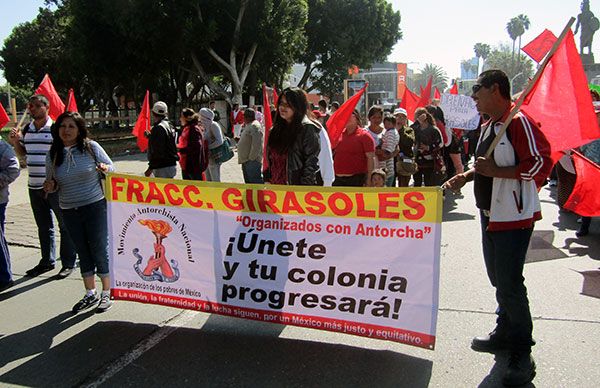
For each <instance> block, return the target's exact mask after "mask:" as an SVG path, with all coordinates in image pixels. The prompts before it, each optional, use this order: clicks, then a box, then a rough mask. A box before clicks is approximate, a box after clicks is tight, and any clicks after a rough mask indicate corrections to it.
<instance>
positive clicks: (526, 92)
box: [485, 17, 575, 158]
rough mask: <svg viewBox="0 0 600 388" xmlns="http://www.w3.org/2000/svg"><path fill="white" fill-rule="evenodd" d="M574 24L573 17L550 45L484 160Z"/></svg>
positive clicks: (487, 156) (498, 141)
mask: <svg viewBox="0 0 600 388" xmlns="http://www.w3.org/2000/svg"><path fill="white" fill-rule="evenodd" d="M574 22H575V18H574V17H572V18H571V19H569V22H568V23H567V25H566V26H565V28H564V29H563V31H562V32H561V34H560V36H559V37H558V39H557V40H556V42H554V45H552V48H551V49H550V51H549V52H548V55H546V58H544V61H543V62H542V64H541V65H540V67H539V68H538V70H537V72H536V73H535V75H534V76H533V78H532V79H531V80H530V81H529V83H528V84H527V87H526V88H525V90H523V91H522V92H521V95H520V96H519V98H518V99H517V102H516V103H515V106H514V107H513V108H512V110H511V111H510V113H509V114H508V117H507V118H506V120H504V123H502V127H501V128H500V130H499V131H498V134H497V135H496V138H495V139H494V141H493V142H492V144H491V145H490V148H489V149H488V150H487V152H486V153H485V157H486V158H489V157H490V155H491V154H492V152H493V151H494V148H496V146H497V145H498V143H500V140H501V138H502V136H503V135H504V133H505V132H506V129H507V128H508V125H509V124H510V122H511V121H512V119H513V117H515V115H516V114H517V113H518V112H519V109H521V105H523V102H524V101H525V97H527V95H528V94H529V92H531V89H532V88H533V86H534V85H535V84H536V82H537V80H538V79H539V78H540V77H541V75H542V72H543V71H544V69H545V68H546V65H547V64H548V62H549V61H550V59H551V58H552V56H553V55H554V53H555V52H556V50H558V46H560V44H561V43H562V41H563V40H564V39H565V36H567V32H569V30H570V29H571V26H572V25H573V23H574ZM519 55H520V54H519Z"/></svg>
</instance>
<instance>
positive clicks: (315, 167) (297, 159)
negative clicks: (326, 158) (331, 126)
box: [264, 88, 321, 185]
mask: <svg viewBox="0 0 600 388" xmlns="http://www.w3.org/2000/svg"><path fill="white" fill-rule="evenodd" d="M307 112H308V101H307V99H306V93H304V91H303V90H302V89H299V88H287V89H285V90H284V91H283V93H282V95H281V96H280V97H279V100H278V101H277V115H276V116H275V123H274V124H273V128H272V129H271V132H270V133H269V138H268V140H267V160H268V163H269V165H268V166H267V168H266V170H265V172H264V177H265V182H269V183H272V184H279V185H316V184H317V172H318V171H319V152H320V150H321V146H320V142H319V131H320V128H318V127H317V126H316V125H315V124H314V123H312V122H311V121H310V120H309V119H308V118H307V117H306V114H307Z"/></svg>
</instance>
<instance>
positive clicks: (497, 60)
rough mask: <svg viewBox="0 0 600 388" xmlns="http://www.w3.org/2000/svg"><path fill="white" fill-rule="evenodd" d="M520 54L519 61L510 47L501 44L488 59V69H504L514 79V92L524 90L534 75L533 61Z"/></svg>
mask: <svg viewBox="0 0 600 388" xmlns="http://www.w3.org/2000/svg"><path fill="white" fill-rule="evenodd" d="M518 56H519V57H520V58H519V59H518V61H514V60H513V58H512V55H511V50H510V47H508V46H507V45H502V44H501V45H499V46H498V47H495V48H494V49H493V50H492V51H491V52H490V55H489V56H488V58H487V60H486V68H487V69H499V70H502V71H504V72H505V73H506V75H507V76H508V78H509V79H510V80H512V90H513V93H514V92H517V91H520V90H523V88H524V86H525V85H526V83H527V81H528V79H529V78H531V77H532V76H533V68H534V66H533V62H532V61H531V60H530V59H528V58H527V57H526V56H525V55H523V54H521V53H518Z"/></svg>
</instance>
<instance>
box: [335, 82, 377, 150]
mask: <svg viewBox="0 0 600 388" xmlns="http://www.w3.org/2000/svg"><path fill="white" fill-rule="evenodd" d="M367 86H369V84H368V83H366V84H365V86H364V87H363V88H362V89H360V90H359V91H358V92H357V93H356V94H355V95H354V96H352V97H350V98H349V99H348V100H346V102H344V103H343V104H342V106H340V107H339V108H338V110H336V111H335V112H333V114H332V115H331V117H330V118H329V120H327V125H326V126H327V134H328V135H329V141H331V149H335V147H337V145H338V143H339V142H340V138H341V137H342V132H343V131H344V128H346V124H347V123H348V120H350V116H351V115H352V112H353V111H354V109H355V108H356V105H357V104H358V102H359V101H360V99H361V97H362V96H363V94H365V90H367Z"/></svg>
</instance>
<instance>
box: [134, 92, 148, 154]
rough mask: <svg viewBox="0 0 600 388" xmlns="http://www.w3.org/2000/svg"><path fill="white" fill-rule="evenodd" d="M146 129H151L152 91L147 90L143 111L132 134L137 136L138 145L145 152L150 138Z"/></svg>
mask: <svg viewBox="0 0 600 388" xmlns="http://www.w3.org/2000/svg"><path fill="white" fill-rule="evenodd" d="M146 131H150V92H149V91H148V90H146V97H144V102H143V103H142V111H141V112H140V115H139V116H138V118H137V121H136V122H135V125H134V127H133V131H131V134H132V135H134V136H135V137H137V145H138V147H139V149H140V151H142V152H145V151H146V150H147V149H148V138H147V137H146V135H145V132H146Z"/></svg>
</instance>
